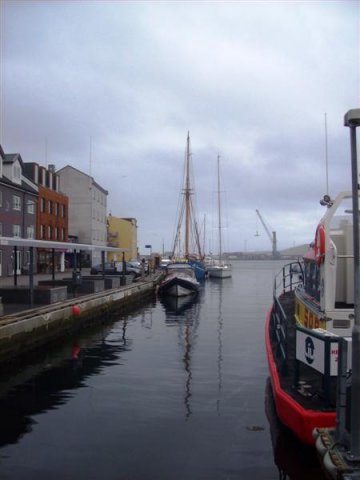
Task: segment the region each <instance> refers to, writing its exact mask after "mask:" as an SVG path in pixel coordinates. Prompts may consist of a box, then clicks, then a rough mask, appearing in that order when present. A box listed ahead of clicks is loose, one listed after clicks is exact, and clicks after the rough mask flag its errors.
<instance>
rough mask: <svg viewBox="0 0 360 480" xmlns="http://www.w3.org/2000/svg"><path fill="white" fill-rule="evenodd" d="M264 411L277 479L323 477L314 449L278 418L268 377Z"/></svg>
mask: <svg viewBox="0 0 360 480" xmlns="http://www.w3.org/2000/svg"><path fill="white" fill-rule="evenodd" d="M265 413H266V416H267V418H268V421H269V424H270V434H271V442H272V446H273V454H274V462H275V465H276V466H277V468H278V471H279V479H280V480H287V479H289V480H303V479H304V478H306V479H307V480H322V479H325V476H324V475H323V473H322V471H321V468H320V465H319V462H318V459H317V457H316V453H315V449H313V448H311V447H307V446H306V445H304V444H302V443H301V442H300V441H299V440H298V439H297V438H296V437H295V436H294V435H293V434H292V432H290V431H289V430H288V429H287V428H286V427H285V426H284V425H282V423H281V422H280V420H279V419H278V417H277V415H276V409H275V403H274V397H273V393H272V388H271V381H270V378H268V379H267V381H266V388H265Z"/></svg>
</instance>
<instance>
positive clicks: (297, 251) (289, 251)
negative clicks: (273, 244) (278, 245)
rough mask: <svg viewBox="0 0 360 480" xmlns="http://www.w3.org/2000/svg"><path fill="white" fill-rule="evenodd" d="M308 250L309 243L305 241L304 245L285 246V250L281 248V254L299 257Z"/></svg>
mask: <svg viewBox="0 0 360 480" xmlns="http://www.w3.org/2000/svg"><path fill="white" fill-rule="evenodd" d="M308 250H309V244H308V243H305V244H304V245H298V246H296V247H291V248H286V249H285V250H281V252H280V253H281V255H295V256H296V255H297V256H299V257H301V256H302V255H304V254H305V253H306V252H307V251H308Z"/></svg>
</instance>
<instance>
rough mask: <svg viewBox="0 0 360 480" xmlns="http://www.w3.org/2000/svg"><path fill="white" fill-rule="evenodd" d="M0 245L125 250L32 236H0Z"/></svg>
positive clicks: (124, 250) (123, 250) (56, 248)
mask: <svg viewBox="0 0 360 480" xmlns="http://www.w3.org/2000/svg"><path fill="white" fill-rule="evenodd" d="M0 245H3V246H17V247H35V248H53V249H55V250H66V251H68V252H72V251H73V250H77V251H80V250H90V251H95V250H100V251H103V252H127V251H128V249H127V248H116V247H106V246H104V245H87V244H85V243H72V242H52V241H50V240H35V239H33V238H19V237H0Z"/></svg>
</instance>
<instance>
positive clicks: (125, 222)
mask: <svg viewBox="0 0 360 480" xmlns="http://www.w3.org/2000/svg"><path fill="white" fill-rule="evenodd" d="M107 226H108V245H109V246H110V247H115V248H126V249H127V252H125V260H126V261H128V260H133V259H135V258H137V257H138V248H137V222H136V218H118V217H114V216H112V215H111V214H110V215H109V216H108V217H107ZM120 257H121V258H120ZM112 260H114V261H120V260H122V254H117V253H112V252H111V253H108V261H109V262H111V261H112Z"/></svg>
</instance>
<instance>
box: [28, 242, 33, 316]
mask: <svg viewBox="0 0 360 480" xmlns="http://www.w3.org/2000/svg"><path fill="white" fill-rule="evenodd" d="M29 290H30V307H31V308H33V306H34V247H30V265H29Z"/></svg>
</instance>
